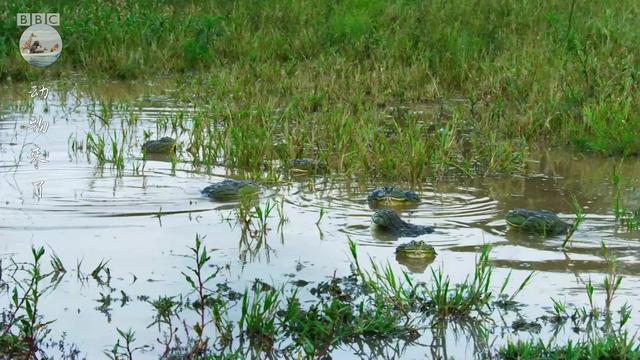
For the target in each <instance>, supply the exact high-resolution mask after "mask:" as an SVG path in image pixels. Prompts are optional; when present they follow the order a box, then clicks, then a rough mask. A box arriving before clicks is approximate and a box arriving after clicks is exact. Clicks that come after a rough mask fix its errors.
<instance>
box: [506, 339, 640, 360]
mask: <svg viewBox="0 0 640 360" xmlns="http://www.w3.org/2000/svg"><path fill="white" fill-rule="evenodd" d="M498 353H499V355H500V358H501V359H505V360H516V359H522V360H524V359H545V360H547V359H548V360H556V359H558V360H560V359H566V360H588V359H589V360H590V359H601V360H604V359H616V360H617V359H619V360H624V359H629V360H631V359H639V358H640V344H638V342H637V339H635V337H630V336H628V335H627V334H626V333H622V334H612V335H609V336H606V337H599V338H596V339H591V340H585V341H571V340H569V341H568V342H567V343H566V344H563V345H553V344H545V343H544V342H542V341H536V340H529V341H517V342H509V343H508V344H507V345H505V346H503V347H501V348H500V349H499V350H498Z"/></svg>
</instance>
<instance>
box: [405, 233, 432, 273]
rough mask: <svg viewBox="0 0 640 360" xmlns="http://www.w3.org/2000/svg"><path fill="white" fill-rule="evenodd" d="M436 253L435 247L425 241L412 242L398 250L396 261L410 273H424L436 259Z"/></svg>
mask: <svg viewBox="0 0 640 360" xmlns="http://www.w3.org/2000/svg"><path fill="white" fill-rule="evenodd" d="M436 255H437V253H436V251H435V249H434V248H433V246H431V245H428V244H427V243H425V242H424V241H415V240H412V241H411V242H409V243H406V244H402V245H400V246H398V247H397V248H396V260H397V261H398V262H399V263H400V264H402V265H404V266H406V267H407V269H409V271H411V272H415V273H422V272H424V271H425V270H426V269H427V266H428V265H429V264H431V263H432V262H433V261H434V260H435V259H436Z"/></svg>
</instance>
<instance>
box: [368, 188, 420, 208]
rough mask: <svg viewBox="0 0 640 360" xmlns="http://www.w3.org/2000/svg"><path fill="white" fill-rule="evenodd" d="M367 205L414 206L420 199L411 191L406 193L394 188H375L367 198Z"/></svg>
mask: <svg viewBox="0 0 640 360" xmlns="http://www.w3.org/2000/svg"><path fill="white" fill-rule="evenodd" d="M367 201H368V202H369V204H372V205H377V204H391V205H416V204H418V203H420V198H419V197H418V195H417V194H416V193H415V192H413V191H406V190H402V189H400V188H397V187H395V186H385V187H381V188H377V189H375V190H373V191H372V192H370V193H369V195H368V196H367Z"/></svg>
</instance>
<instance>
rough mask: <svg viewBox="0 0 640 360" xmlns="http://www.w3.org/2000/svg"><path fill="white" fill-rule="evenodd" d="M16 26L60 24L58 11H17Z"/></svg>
mask: <svg viewBox="0 0 640 360" xmlns="http://www.w3.org/2000/svg"><path fill="white" fill-rule="evenodd" d="M17 18H18V26H31V25H37V24H45V25H49V26H58V25H60V14H59V13H47V14H45V13H32V14H31V13H18V16H17Z"/></svg>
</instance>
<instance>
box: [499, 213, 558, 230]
mask: <svg viewBox="0 0 640 360" xmlns="http://www.w3.org/2000/svg"><path fill="white" fill-rule="evenodd" d="M506 221H507V224H509V225H511V226H513V227H514V228H516V229H521V230H523V231H526V232H528V233H532V234H539V235H561V234H564V233H566V232H567V230H568V229H569V224H567V223H566V222H564V221H562V220H561V219H560V218H559V217H558V215H556V214H555V213H553V212H552V211H549V210H527V209H513V210H511V211H509V213H507V216H506Z"/></svg>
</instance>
